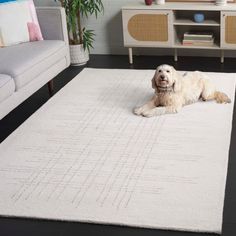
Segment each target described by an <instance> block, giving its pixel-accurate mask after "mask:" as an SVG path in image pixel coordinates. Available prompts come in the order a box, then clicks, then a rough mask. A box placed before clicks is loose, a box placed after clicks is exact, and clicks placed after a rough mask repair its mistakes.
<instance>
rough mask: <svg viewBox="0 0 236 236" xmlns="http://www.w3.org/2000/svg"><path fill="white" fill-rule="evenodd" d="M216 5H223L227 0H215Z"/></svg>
mask: <svg viewBox="0 0 236 236" xmlns="http://www.w3.org/2000/svg"><path fill="white" fill-rule="evenodd" d="M215 4H216V5H217V6H224V5H226V4H227V0H215Z"/></svg>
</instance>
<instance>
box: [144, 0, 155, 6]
mask: <svg viewBox="0 0 236 236" xmlns="http://www.w3.org/2000/svg"><path fill="white" fill-rule="evenodd" d="M152 1H153V0H145V4H146V5H152Z"/></svg>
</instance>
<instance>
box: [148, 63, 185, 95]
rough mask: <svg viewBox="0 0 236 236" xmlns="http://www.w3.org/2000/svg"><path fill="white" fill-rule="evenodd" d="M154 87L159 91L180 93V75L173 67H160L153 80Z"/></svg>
mask: <svg viewBox="0 0 236 236" xmlns="http://www.w3.org/2000/svg"><path fill="white" fill-rule="evenodd" d="M152 87H153V88H154V89H155V91H156V92H158V91H165V90H166V91H170V90H171V89H172V91H174V92H178V91H180V90H181V81H180V79H179V74H178V72H177V71H176V70H175V68H174V67H173V66H169V65H160V66H158V67H157V69H156V72H155V75H154V77H153V79H152Z"/></svg>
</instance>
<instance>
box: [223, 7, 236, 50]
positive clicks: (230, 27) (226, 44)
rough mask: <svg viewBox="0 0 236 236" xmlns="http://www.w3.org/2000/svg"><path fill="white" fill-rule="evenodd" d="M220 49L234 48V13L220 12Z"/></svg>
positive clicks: (235, 16)
mask: <svg viewBox="0 0 236 236" xmlns="http://www.w3.org/2000/svg"><path fill="white" fill-rule="evenodd" d="M221 47H222V48H232V49H233V48H234V49H235V48H236V13H233V12H227V11H223V12H221Z"/></svg>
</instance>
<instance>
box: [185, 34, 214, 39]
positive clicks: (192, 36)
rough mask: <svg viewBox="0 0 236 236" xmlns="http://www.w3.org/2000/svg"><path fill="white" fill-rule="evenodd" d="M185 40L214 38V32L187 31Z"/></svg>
mask: <svg viewBox="0 0 236 236" xmlns="http://www.w3.org/2000/svg"><path fill="white" fill-rule="evenodd" d="M183 38H184V40H185V39H186V40H195V39H196V40H210V39H213V38H214V34H213V33H210V32H185V33H184V36H183Z"/></svg>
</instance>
